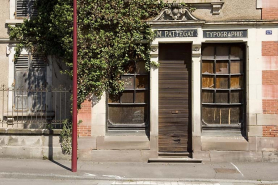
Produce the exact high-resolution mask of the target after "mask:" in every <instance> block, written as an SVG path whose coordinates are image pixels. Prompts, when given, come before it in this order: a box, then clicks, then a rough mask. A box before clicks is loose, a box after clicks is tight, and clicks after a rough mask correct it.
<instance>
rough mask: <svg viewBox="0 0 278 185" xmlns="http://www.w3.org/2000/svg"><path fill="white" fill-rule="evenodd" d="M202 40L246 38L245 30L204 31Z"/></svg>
mask: <svg viewBox="0 0 278 185" xmlns="http://www.w3.org/2000/svg"><path fill="white" fill-rule="evenodd" d="M203 34H204V35H203V36H204V38H247V30H204V32H203Z"/></svg>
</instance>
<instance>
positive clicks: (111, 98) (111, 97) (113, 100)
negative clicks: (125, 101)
mask: <svg viewBox="0 0 278 185" xmlns="http://www.w3.org/2000/svg"><path fill="white" fill-rule="evenodd" d="M108 103H120V96H119V95H112V94H109V97H108Z"/></svg>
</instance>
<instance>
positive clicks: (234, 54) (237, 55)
mask: <svg viewBox="0 0 278 185" xmlns="http://www.w3.org/2000/svg"><path fill="white" fill-rule="evenodd" d="M230 58H231V59H243V51H242V49H241V48H240V47H238V46H233V47H231V55H230Z"/></svg>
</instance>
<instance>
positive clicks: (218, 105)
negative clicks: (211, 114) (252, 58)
mask: <svg viewBox="0 0 278 185" xmlns="http://www.w3.org/2000/svg"><path fill="white" fill-rule="evenodd" d="M221 45H223V46H224V45H225V46H228V47H229V54H228V59H217V58H216V47H217V46H221ZM207 46H213V47H214V58H213V59H208V58H204V57H203V50H204V48H205V47H207ZM233 46H239V47H241V48H243V57H242V59H231V57H230V56H231V47H233ZM246 54H247V49H246V44H245V43H206V44H203V46H202V59H201V120H202V129H208V130H211V129H213V130H218V129H237V130H239V129H240V130H243V129H244V127H245V126H244V125H245V123H246V113H245V112H246ZM203 61H213V73H212V74H206V73H203V67H202V64H203ZM217 61H228V73H227V74H217V73H216V63H217ZM231 61H240V62H242V68H243V69H242V72H241V73H236V74H231ZM203 76H211V77H213V85H214V88H203V80H202V79H203ZM217 76H225V77H228V88H226V89H224V88H223V89H219V88H216V77H217ZM232 76H242V78H243V79H242V88H231V84H230V82H231V77H232ZM203 91H212V92H213V103H203ZM217 91H228V103H215V102H216V98H215V96H216V92H217ZM233 91H241V92H242V98H241V100H242V102H241V103H232V102H231V92H233ZM233 106H238V107H240V109H241V110H240V114H241V115H240V116H242V119H241V122H239V123H238V124H211V123H205V121H204V119H203V107H211V108H213V107H215V108H229V107H233Z"/></svg>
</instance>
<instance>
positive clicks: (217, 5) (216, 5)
mask: <svg viewBox="0 0 278 185" xmlns="http://www.w3.org/2000/svg"><path fill="white" fill-rule="evenodd" d="M211 5H212V15H219V14H220V10H221V8H222V5H223V3H221V2H219V3H211Z"/></svg>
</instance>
